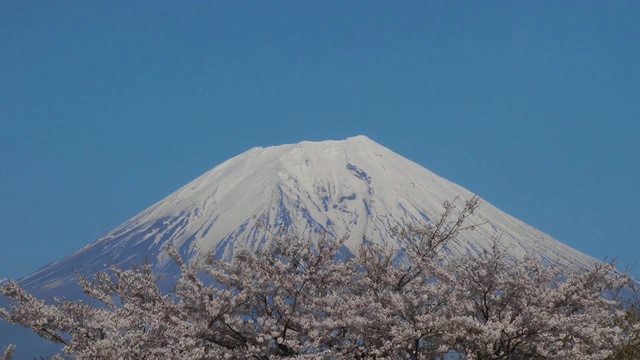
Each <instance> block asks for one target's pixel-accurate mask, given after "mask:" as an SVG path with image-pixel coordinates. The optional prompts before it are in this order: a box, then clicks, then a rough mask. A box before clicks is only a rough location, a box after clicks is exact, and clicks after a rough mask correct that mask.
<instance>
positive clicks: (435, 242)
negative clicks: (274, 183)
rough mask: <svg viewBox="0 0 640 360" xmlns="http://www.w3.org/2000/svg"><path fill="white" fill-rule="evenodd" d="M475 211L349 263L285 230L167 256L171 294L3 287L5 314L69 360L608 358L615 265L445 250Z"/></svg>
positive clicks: (621, 336) (120, 272)
mask: <svg viewBox="0 0 640 360" xmlns="http://www.w3.org/2000/svg"><path fill="white" fill-rule="evenodd" d="M477 205H478V201H477V198H473V199H471V200H470V201H468V202H466V206H465V207H464V208H463V209H461V210H459V211H458V210H457V209H455V207H454V206H452V205H450V204H449V203H445V207H444V213H443V215H442V217H441V218H440V220H439V221H437V222H435V223H433V224H426V225H424V226H422V227H415V226H407V227H405V228H403V229H399V230H397V231H396V234H397V236H398V237H399V239H400V240H401V244H402V246H401V247H400V248H397V249H389V248H385V247H381V246H377V245H374V244H363V245H362V246H361V248H360V249H359V251H358V252H356V253H355V254H353V255H347V256H345V253H346V252H345V250H344V249H345V248H344V246H343V244H342V242H341V241H334V240H330V239H327V238H324V237H321V238H320V239H317V240H315V241H309V240H307V239H298V238H295V237H289V236H275V238H274V239H273V242H272V244H271V245H270V246H269V247H267V248H265V249H263V250H262V251H258V252H252V251H248V250H243V251H240V252H239V253H238V254H237V255H236V256H235V258H234V260H233V261H232V262H224V261H220V260H218V259H216V258H215V257H214V256H212V255H208V256H203V257H201V258H199V259H198V260H197V261H192V262H187V261H185V260H183V259H182V258H181V256H180V255H179V253H178V251H177V250H176V249H170V253H171V254H172V256H173V258H174V260H175V261H176V263H177V264H178V266H179V267H180V269H181V273H180V275H179V276H178V278H177V279H176V284H175V287H174V289H173V290H172V291H171V292H169V293H163V292H162V291H161V290H160V289H159V287H158V285H157V283H156V279H157V278H156V275H155V274H154V273H153V271H152V266H151V265H150V264H143V265H140V266H138V267H135V268H132V269H119V268H117V267H113V268H111V270H110V271H105V272H100V273H97V274H95V275H94V276H92V277H80V278H79V283H80V285H81V286H82V287H83V289H84V292H85V293H86V295H87V296H88V297H89V298H90V299H92V300H93V302H87V301H81V300H75V301H72V300H64V299H55V300H53V301H49V302H47V301H45V300H42V299H38V298H36V297H34V296H32V295H30V294H29V293H28V292H27V291H25V290H24V289H22V288H21V287H20V286H19V285H18V284H17V283H16V282H14V281H6V282H4V283H3V284H2V285H0V294H1V295H4V296H5V297H6V298H8V299H9V300H10V304H11V305H10V308H9V309H0V318H3V319H4V320H6V321H9V322H12V323H16V324H20V325H23V326H26V327H28V328H30V329H32V330H33V331H34V332H36V333H37V334H39V335H40V336H42V337H43V338H45V339H47V340H50V341H52V342H56V343H60V344H62V346H63V347H62V352H61V354H60V356H71V357H73V358H76V359H98V358H100V359H117V358H122V359H129V358H131V359H133V358H135V359H213V358H216V359H217V358H220V359H247V358H254V359H275V358H281V357H282V358H284V357H292V358H299V359H306V358H308V359H318V358H327V359H342V358H349V359H382V358H394V359H445V358H447V356H450V355H451V354H456V356H458V357H459V358H463V359H478V360H481V359H605V358H607V357H608V356H610V355H612V354H613V353H614V352H615V351H617V349H619V348H620V346H621V345H622V344H624V343H625V341H626V339H627V338H628V336H629V334H628V333H627V332H626V331H625V327H624V326H623V324H624V321H625V316H626V313H625V311H624V310H623V308H622V307H621V304H620V302H618V301H617V298H616V290H619V289H622V288H623V287H625V286H627V285H628V283H629V278H628V277H627V276H625V275H621V274H620V273H619V272H617V271H616V269H615V267H614V266H613V265H612V264H594V267H593V268H591V269H581V270H575V269H573V270H572V269H570V268H569V267H567V266H566V265H565V264H561V263H559V262H555V263H551V264H548V263H546V264H543V263H542V261H540V260H539V259H536V258H533V257H530V256H525V257H524V258H523V259H513V258H511V257H510V256H508V254H507V252H506V251H505V249H502V248H501V247H500V243H499V241H498V240H496V241H495V245H494V247H493V248H491V249H487V250H486V251H485V252H484V253H483V255H481V256H469V257H464V258H458V259H450V258H447V257H446V256H444V251H443V249H444V248H445V246H446V244H447V243H448V242H450V241H452V240H453V239H455V238H456V237H457V236H458V234H459V232H460V231H472V230H473V227H474V225H468V224H466V219H467V217H468V216H469V215H470V214H472V213H473V211H474V210H475V208H476V207H477ZM12 352H13V348H12V347H9V348H7V351H6V353H5V356H4V358H6V359H9V358H10V357H11V353H12Z"/></svg>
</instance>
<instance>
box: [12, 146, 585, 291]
mask: <svg viewBox="0 0 640 360" xmlns="http://www.w3.org/2000/svg"><path fill="white" fill-rule="evenodd" d="M472 196H473V194H472V193H471V192H470V191H468V190H466V189H464V188H462V187H460V186H458V185H456V184H454V183H452V182H450V181H447V180H446V179H443V178H441V177H439V176H437V175H436V174H434V173H432V172H430V171H429V170H427V169H425V168H423V167H421V166H420V165H418V164H416V163H414V162H412V161H410V160H408V159H406V158H404V157H402V156H400V155H398V154H396V153H394V152H392V151H390V150H389V149H387V148H385V147H383V146H381V145H379V144H377V143H375V142H374V141H372V140H370V139H368V138H367V137H365V136H356V137H352V138H348V139H346V140H343V141H323V142H306V141H304V142H301V143H298V144H292V145H282V146H274V147H267V148H253V149H251V150H249V151H247V152H245V153H243V154H241V155H238V156H236V157H234V158H232V159H230V160H228V161H226V162H224V163H222V164H220V165H219V166H217V167H215V168H214V169H212V170H210V171H209V172H207V173H205V174H203V175H202V176H200V177H199V178H197V179H195V180H193V181H192V182H191V183H189V184H187V185H186V186H184V187H183V188H181V189H179V190H178V191H176V192H175V193H173V194H171V195H169V196H168V197H167V198H165V199H164V200H162V201H160V202H158V203H157V204H155V205H153V206H151V207H150V208H148V209H146V210H145V211H143V212H142V213H140V214H139V215H137V216H135V217H134V218H132V219H130V220H129V221H127V222H125V223H124V224H122V225H121V226H119V227H118V228H116V229H114V230H113V231H111V232H110V233H108V234H106V235H105V236H103V237H101V238H100V239H98V240H96V241H94V242H92V243H90V244H89V245H87V246H85V247H84V248H82V249H80V250H78V251H77V252H75V253H74V254H72V255H70V256H68V257H67V258H65V259H63V260H61V261H58V262H55V263H52V264H50V265H48V266H46V267H44V268H43V269H41V270H39V271H38V272H36V273H34V274H32V275H30V276H27V277H25V278H24V279H22V280H21V283H22V284H23V286H25V287H26V288H27V289H31V290H34V291H35V293H37V294H48V293H51V292H55V293H59V292H60V290H61V289H65V288H67V286H73V285H74V284H75V283H76V273H75V271H79V272H80V273H83V274H90V273H92V272H95V271H97V270H102V269H104V268H105V267H106V266H108V265H111V264H119V265H120V266H125V267H128V266H130V265H131V264H137V263H142V262H144V261H147V260H148V261H151V262H153V263H154V264H155V266H156V269H157V270H158V271H162V270H163V269H166V268H167V266H168V264H169V263H170V260H169V258H168V256H167V254H166V251H165V246H166V244H167V243H170V244H173V245H174V246H176V247H178V248H179V249H180V252H181V253H183V254H184V255H187V256H195V255H196V254H197V253H198V252H199V251H214V252H215V253H216V254H217V256H219V257H221V258H224V259H231V258H232V257H233V254H234V252H235V251H236V250H237V249H238V248H241V247H244V248H250V249H257V248H260V247H262V246H264V245H265V244H267V243H268V242H269V240H270V239H271V238H272V233H274V232H276V231H278V229H286V231H287V232H289V233H290V234H294V235H297V236H303V237H307V238H310V239H313V238H314V237H316V238H317V237H318V236H319V235H320V234H325V235H326V236H330V237H333V238H342V237H346V238H347V240H346V243H345V245H346V247H347V248H348V249H350V250H354V249H355V248H356V247H357V246H358V245H359V244H360V243H362V241H363V240H367V241H371V242H376V243H381V244H385V245H389V246H393V245H394V236H393V235H392V234H391V233H390V228H391V227H393V226H394V225H399V224H402V222H420V223H424V222H427V221H429V220H430V219H434V218H437V217H438V216H439V215H440V214H441V213H442V210H443V209H442V204H443V202H444V201H445V200H449V201H451V200H453V199H455V198H456V197H459V198H460V199H470V198H471V197H472ZM470 222H472V223H485V222H486V225H483V226H480V227H478V229H477V230H476V231H473V232H467V233H463V234H462V235H461V236H460V237H459V238H458V239H456V240H455V241H454V242H453V243H451V244H449V246H448V247H447V251H448V252H449V253H450V254H451V255H452V256H456V255H460V254H467V253H474V252H478V251H481V249H483V248H487V247H489V246H491V244H492V242H493V239H494V238H495V237H498V236H499V237H500V241H501V242H502V244H503V245H504V246H505V247H507V248H508V251H509V252H510V253H511V254H512V255H513V256H516V257H521V256H522V255H524V254H526V253H530V254H534V255H536V256H538V257H539V258H542V259H546V260H555V259H561V260H563V261H566V262H568V263H572V264H576V265H577V266H590V265H593V264H594V263H596V262H597V261H596V260H595V259H593V258H591V257H589V256H587V255H584V254H582V253H580V252H578V251H576V250H574V249H572V248H570V247H568V246H566V245H564V244H562V243H560V242H558V241H557V240H555V239H553V238H552V237H550V236H548V235H546V234H544V233H542V232H541V231H539V230H536V229H535V228H533V227H531V226H529V225H527V224H525V223H523V222H521V221H519V220H517V219H515V218H513V217H511V216H509V215H507V214H506V213H504V212H502V211H500V210H499V209H497V208H496V207H494V206H492V205H491V204H489V203H487V202H484V201H482V202H481V204H480V207H479V209H478V210H477V211H476V212H475V214H474V215H473V217H472V218H471V219H470Z"/></svg>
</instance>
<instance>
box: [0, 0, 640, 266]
mask: <svg viewBox="0 0 640 360" xmlns="http://www.w3.org/2000/svg"><path fill="white" fill-rule="evenodd" d="M638 19H640V1H636V0H633V1H560V2H558V1H482V2H480V1H453V2H449V1H403V2H398V1H372V0H367V1H114V0H110V1H48V0H47V1H45V0H42V1H25V0H20V1H12V0H9V1H2V2H0V24H1V25H0V49H1V50H0V51H1V53H2V55H0V244H1V251H0V254H1V255H0V256H1V258H0V278H2V277H12V278H18V277H21V276H24V275H27V274H29V273H31V272H33V271H35V270H37V269H38V268H40V267H42V266H44V265H45V264H47V263H49V262H52V261H55V260H58V259H60V258H62V257H64V256H65V255H68V254H70V253H71V252H73V251H75V250H77V249H78V248H80V247H82V246H83V245H85V244H87V243H89V242H91V241H93V240H94V239H96V238H98V237H99V236H101V235H103V234H104V233H106V232H107V231H109V230H111V229H113V228H114V227H116V226H117V225H119V224H120V223H122V222H124V221H125V220H127V219H128V218H130V217H132V216H134V215H136V214H137V213H138V212H140V211H142V210H143V209H145V208H146V207H148V206H150V205H152V204H153V203H155V202H157V201H159V200H161V199H162V198H163V197H165V196H166V195H168V194H169V193H171V192H173V191H174V190H176V189H178V188H179V187H181V186H182V185H184V184H186V183H187V182H188V181H190V180H192V179H193V178H195V177H197V176H199V175H200V174H202V173H203V172H205V171H207V170H209V169H210V168H213V167H214V166H216V165H217V164H219V163H221V162H222V161H224V160H226V159H228V158H230V157H232V156H234V155H237V154H239V153H241V152H243V151H246V150H248V149H249V148H251V147H254V146H268V145H279V144H283V143H294V142H298V141H301V140H324V139H343V138H346V137H348V136H352V135H356V134H364V135H367V136H369V137H370V138H372V139H373V140H375V141H377V142H378V143H380V144H382V145H384V146H386V147H388V148H390V149H391V150H393V151H395V152H397V153H399V154H401V155H403V156H405V157H408V158H409V159H412V160H414V161H416V162H417V163H419V164H421V165H423V166H425V167H426V168H428V169H430V170H432V171H434V172H436V173H437V174H439V175H441V176H443V177H446V178H448V179H449V180H451V181H454V182H456V183H458V184H460V185H462V186H464V187H466V188H468V189H470V190H471V191H474V192H476V193H477V194H479V195H480V196H481V197H482V198H484V199H485V200H487V201H489V202H491V203H493V204H494V205H496V206H498V207H499V208H501V209H502V210H504V211H506V212H508V213H510V214H512V215H514V216H516V217H518V218H520V219H522V220H523V221H525V222H527V223H529V224H531V225H533V226H535V227H537V228H539V229H541V230H543V231H545V232H547V233H549V234H551V235H552V236H554V237H556V238H557V239H559V240H561V241H563V242H565V243H566V244H568V245H570V246H572V247H575V248H577V249H579V250H581V251H583V252H586V253H587V254H589V255H592V256H594V257H596V258H600V259H604V258H605V257H608V258H613V257H618V258H619V263H620V264H621V265H623V266H627V265H630V264H633V263H636V262H638V261H640V238H639V236H638V222H639V221H640V210H639V209H640V190H639V189H638V185H639V177H640V146H639V143H640V140H639V136H640V115H639V114H640V40H639V39H640V21H638ZM632 274H634V275H635V276H639V275H640V265H638V266H636V267H635V268H634V269H633V270H632Z"/></svg>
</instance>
